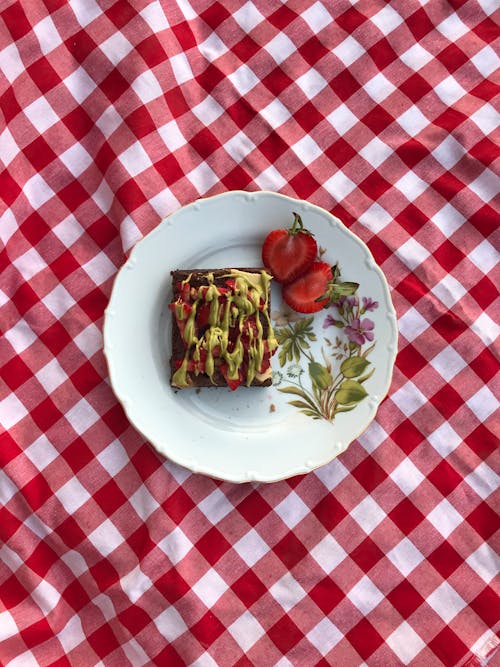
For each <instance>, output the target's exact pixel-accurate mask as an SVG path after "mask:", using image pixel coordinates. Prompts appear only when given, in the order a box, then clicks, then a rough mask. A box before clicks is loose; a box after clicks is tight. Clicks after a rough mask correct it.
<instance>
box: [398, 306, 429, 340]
mask: <svg viewBox="0 0 500 667" xmlns="http://www.w3.org/2000/svg"><path fill="white" fill-rule="evenodd" d="M398 324H399V331H400V332H401V333H402V334H403V336H404V337H405V338H406V340H408V341H410V343H411V342H412V341H414V340H415V338H418V336H420V334H422V333H423V332H424V331H425V330H426V329H428V328H429V323H428V322H427V320H426V319H425V318H424V317H423V316H422V315H421V314H420V313H419V312H418V310H417V309H416V308H414V307H413V306H412V307H411V308H409V309H408V310H407V311H406V313H405V314H404V315H402V316H401V317H400V319H399V322H398Z"/></svg>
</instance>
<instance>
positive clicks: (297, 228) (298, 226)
mask: <svg viewBox="0 0 500 667" xmlns="http://www.w3.org/2000/svg"><path fill="white" fill-rule="evenodd" d="M293 216H294V217H293V224H292V226H291V227H290V229H289V230H288V233H289V234H291V235H292V236H296V235H297V234H298V233H299V232H302V233H303V234H309V236H314V234H312V233H311V232H310V231H309V230H308V229H306V228H305V227H304V223H303V222H302V218H301V217H300V215H299V214H298V213H295V211H294V212H293Z"/></svg>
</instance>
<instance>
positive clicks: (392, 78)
mask: <svg viewBox="0 0 500 667" xmlns="http://www.w3.org/2000/svg"><path fill="white" fill-rule="evenodd" d="M496 7H497V5H496V2H495V0H470V1H466V2H463V1H461V0H454V1H453V2H444V0H421V1H420V2H418V1H417V0H404V1H403V0H398V1H396V2H392V3H386V2H383V1H382V0H359V1H358V2H356V0H352V1H351V2H349V1H347V0H336V1H335V2H327V0H322V1H316V2H314V1H313V0H291V1H290V2H280V1H278V0H269V1H267V0H249V1H247V2H236V1H235V0H227V1H226V0H225V1H224V2H212V1H211V0H177V1H172V2H169V1H167V0H162V1H158V0H155V1H153V2H151V1H149V0H134V2H130V3H129V2H125V1H123V0H120V1H118V2H113V1H112V0H100V1H99V2H98V1H96V0H70V1H69V2H66V1H65V0H45V1H44V2H42V1H41V0H24V1H21V2H12V1H9V0H2V1H1V2H0V19H1V20H0V70H1V73H0V94H1V97H0V105H1V110H2V120H1V123H2V124H1V126H0V159H1V163H2V164H1V173H0V195H1V199H2V207H1V216H2V217H1V222H0V236H1V239H2V246H1V255H0V258H1V283H0V288H1V291H0V325H1V330H2V338H1V341H0V366H1V385H0V391H1V394H0V401H1V402H0V423H1V427H2V429H1V435H0V460H1V472H0V497H1V507H0V538H1V543H0V604H1V607H0V662H1V664H2V665H6V666H9V667H25V666H31V665H54V666H55V665H57V666H58V667H62V666H64V665H76V666H85V667H86V666H88V665H105V666H108V665H109V666H114V665H120V666H122V665H134V666H142V665H162V666H163V665H167V666H174V667H175V666H177V665H193V666H196V667H211V666H220V665H221V666H223V667H229V666H238V667H246V666H251V665H256V666H259V667H268V666H270V665H279V667H285V666H286V665H294V666H299V667H303V666H305V667H309V666H312V665H322V666H326V665H335V666H337V665H339V666H347V667H350V666H357V665H368V666H377V667H378V666H383V667H392V666H398V665H414V666H418V667H435V666H436V667H437V666H441V665H467V667H473V666H479V665H485V664H490V665H493V664H499V663H496V662H495V660H496V659H498V658H499V655H498V654H497V656H496V658H495V649H496V648H497V646H498V639H497V638H496V634H495V630H496V629H497V625H498V620H499V605H498V597H497V596H498V585H497V584H498V579H495V578H496V575H497V573H498V560H497V558H496V555H495V552H496V547H498V542H495V531H496V530H497V528H498V518H497V514H496V509H498V505H497V506H496V505H495V499H496V500H497V501H498V496H496V498H495V494H496V492H497V484H498V477H497V474H496V471H495V469H498V458H497V454H496V452H495V450H496V447H497V440H496V435H498V426H499V424H498V421H497V419H498V413H497V412H496V411H497V408H498V402H497V398H498V389H499V387H498V375H497V371H498V357H497V356H496V355H497V354H498V347H496V338H497V335H498V322H497V320H498V313H499V311H498V300H497V296H498V293H497V285H498V284H499V275H498V267H497V259H498V257H497V254H496V250H495V242H497V243H498V210H497V209H496V208H495V203H494V197H495V195H497V194H498V180H497V178H498V170H497V167H498V162H495V161H496V159H497V157H498V139H499V137H498V134H497V124H498V115H497V110H496V106H495V105H496V103H498V96H497V94H498V83H499V79H498V76H497V75H496V68H497V66H498V56H497V53H496V51H495V40H496V38H497V37H498V23H497V22H496V19H498V16H497V17H495V15H494V11H495V9H496ZM497 45H498V42H497ZM496 96H497V97H496ZM233 189H243V190H249V191H254V190H260V189H268V190H274V191H279V192H282V193H285V194H287V195H291V196H294V197H297V198H300V199H305V200H308V201H309V202H312V203H314V204H318V205H320V206H322V207H324V208H326V209H327V210H329V211H331V212H332V213H334V214H335V215H337V216H338V217H340V218H341V219H342V220H343V221H344V223H345V224H346V225H347V226H348V227H349V228H350V229H351V230H352V231H353V232H354V233H356V234H357V235H358V236H359V237H361V239H363V240H364V241H365V242H366V243H367V244H368V246H369V247H370V249H371V251H372V253H373V254H374V256H375V258H376V260H377V262H378V263H379V264H380V265H381V267H382V269H383V270H384V272H385V274H386V276H387V279H388V282H389V285H390V287H391V291H392V297H393V301H394V304H395V307H396V310H397V314H398V319H399V329H400V339H399V356H398V358H397V362H396V368H395V373H394V379H393V383H392V387H391V390H390V393H389V396H388V398H387V399H386V400H385V401H384V402H383V404H382V406H381V407H380V410H379V412H378V414H377V417H376V419H375V421H374V422H373V423H372V424H371V426H370V427H369V429H368V430H367V431H366V432H365V433H364V434H363V435H362V436H361V437H360V438H359V440H357V441H355V442H354V443H352V444H351V446H350V447H349V448H348V450H347V451H346V452H345V453H344V454H342V455H341V456H340V457H339V458H338V459H336V460H334V461H333V462H331V463H330V464H328V465H326V466H324V467H323V468H320V469H319V470H317V471H316V472H312V473H310V474H308V475H305V476H303V477H296V478H293V479H290V480H288V481H282V482H278V483H273V484H268V485H266V484H257V483H247V484H241V485H236V484H231V483H226V482H218V481H214V480H212V479H210V478H208V477H204V476H201V475H197V474H192V473H190V472H189V471H187V470H185V469H183V468H181V467H179V466H176V465H174V464H172V463H170V462H169V461H166V460H165V459H164V458H162V456H160V455H159V454H157V453H156V451H155V450H154V449H153V448H152V447H151V445H149V444H148V443H147V442H145V441H144V440H143V439H142V438H141V436H140V435H139V434H138V433H137V432H136V431H135V430H134V428H133V427H132V426H131V425H130V424H129V423H128V421H127V419H126V417H125V415H124V413H123V411H122V409H121V407H120V406H119V404H118V402H117V400H116V398H115V397H114V395H113V393H112V391H111V388H110V385H109V380H108V373H107V368H106V364H105V361H104V357H103V352H102V324H103V313H104V308H105V306H106V303H107V300H108V298H109V295H110V292H111V288H112V284H113V279H114V277H115V275H116V272H117V270H118V269H119V267H120V266H121V265H122V264H123V262H124V260H125V258H126V256H127V254H128V252H129V251H130V249H131V247H132V246H133V245H134V243H135V242H136V241H137V240H138V239H140V238H141V237H143V236H144V235H145V234H146V233H148V232H149V231H150V230H152V229H153V228H154V227H155V226H156V225H157V224H158V223H159V222H160V220H161V219H162V218H163V217H165V216H167V215H168V214H170V213H171V212H173V211H175V210H176V209H178V208H179V207H180V206H182V205H184V204H187V203H189V202H191V201H193V200H195V199H197V198H199V197H200V196H209V195H212V194H215V193H220V192H225V191H228V190H233ZM182 242H183V239H182V238H179V243H182ZM495 434H496V435H495ZM305 446H306V445H305Z"/></svg>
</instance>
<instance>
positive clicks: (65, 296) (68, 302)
mask: <svg viewBox="0 0 500 667" xmlns="http://www.w3.org/2000/svg"><path fill="white" fill-rule="evenodd" d="M43 303H44V305H45V306H46V307H47V308H48V309H49V310H50V312H51V313H52V314H53V315H54V317H56V318H57V319H60V318H61V317H62V316H63V315H64V313H66V312H67V311H68V310H69V309H70V308H71V307H72V306H74V305H75V303H76V301H75V300H74V299H73V297H72V296H71V294H70V293H69V292H68V290H67V289H66V288H65V287H64V285H62V284H59V285H56V286H55V287H54V289H53V290H52V291H51V292H49V293H48V294H47V295H46V296H44V297H43Z"/></svg>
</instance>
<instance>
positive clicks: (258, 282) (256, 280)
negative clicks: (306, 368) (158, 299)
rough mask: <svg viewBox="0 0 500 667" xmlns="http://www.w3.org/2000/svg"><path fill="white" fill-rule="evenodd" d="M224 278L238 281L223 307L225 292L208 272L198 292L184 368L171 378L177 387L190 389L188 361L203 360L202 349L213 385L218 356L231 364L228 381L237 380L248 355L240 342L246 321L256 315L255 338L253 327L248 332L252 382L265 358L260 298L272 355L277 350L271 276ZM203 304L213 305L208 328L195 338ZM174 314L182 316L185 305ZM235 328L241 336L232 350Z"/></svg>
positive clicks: (232, 273) (233, 271) (189, 323)
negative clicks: (231, 336) (271, 312)
mask: <svg viewBox="0 0 500 667" xmlns="http://www.w3.org/2000/svg"><path fill="white" fill-rule="evenodd" d="M223 277H224V278H233V279H234V280H235V288H234V290H233V291H232V292H231V293H229V294H225V295H224V297H225V299H224V302H223V303H222V304H221V303H219V296H221V294H222V292H221V291H220V290H219V289H218V287H217V286H216V285H215V283H214V275H213V273H207V275H206V279H207V283H208V286H207V285H204V286H201V287H199V288H198V290H197V294H196V296H195V298H194V302H193V303H192V309H191V312H190V313H189V316H188V318H187V320H186V323H185V328H184V341H185V342H186V345H187V348H186V353H185V355H184V359H183V361H182V364H181V366H180V367H179V368H178V369H177V370H176V371H175V373H174V374H173V376H172V383H173V384H174V385H176V386H177V387H189V383H188V379H187V368H188V362H189V359H190V358H192V359H193V361H195V362H198V361H199V360H200V358H201V354H200V352H201V350H205V351H206V361H205V373H206V374H207V375H208V377H209V378H210V380H211V381H212V382H214V379H213V376H214V373H215V358H216V357H217V356H218V357H220V358H221V359H223V360H224V361H225V362H226V363H227V365H228V374H227V375H228V379H232V380H237V379H238V377H239V369H240V367H241V365H242V363H243V358H244V354H245V347H244V345H243V342H242V340H241V337H242V333H243V331H244V325H245V320H246V319H247V318H248V317H251V316H252V315H256V317H255V323H256V328H257V335H254V332H253V329H252V327H248V329H247V334H248V337H249V343H248V367H247V374H246V384H247V386H248V385H250V384H251V383H252V381H253V380H254V378H255V375H256V374H257V373H258V372H259V371H260V368H261V366H262V361H263V359H264V340H263V339H264V330H263V327H262V322H261V320H260V316H259V313H260V310H259V306H260V301H261V299H263V301H264V309H263V311H262V312H263V314H264V316H265V318H266V320H267V325H268V333H267V339H266V340H267V346H268V350H269V354H270V355H271V354H272V353H273V352H274V350H275V349H276V348H277V347H278V342H277V340H276V338H275V336H274V331H273V328H272V325H271V319H270V317H269V312H268V302H269V297H268V295H269V286H270V283H271V276H270V275H269V274H268V273H267V272H266V271H261V272H260V273H259V274H256V273H248V272H246V271H239V270H237V269H231V271H230V273H228V274H226V275H225V276H223ZM190 278H191V276H189V277H188V278H187V279H186V280H185V281H183V284H186V283H189V280H190ZM202 302H205V303H208V304H210V309H209V316H208V328H207V329H206V331H205V333H204V334H203V336H201V338H198V337H197V336H196V313H197V310H198V306H199V304H200V303H202ZM175 313H176V315H177V314H180V315H182V306H179V307H176V309H175ZM235 326H237V327H238V329H239V334H238V336H237V338H236V341H235V343H234V347H233V349H232V350H231V351H229V350H228V345H229V330H230V328H233V327H235ZM216 347H218V348H219V354H217V355H216V357H214V350H215V348H216ZM193 348H194V349H193Z"/></svg>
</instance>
